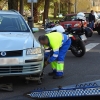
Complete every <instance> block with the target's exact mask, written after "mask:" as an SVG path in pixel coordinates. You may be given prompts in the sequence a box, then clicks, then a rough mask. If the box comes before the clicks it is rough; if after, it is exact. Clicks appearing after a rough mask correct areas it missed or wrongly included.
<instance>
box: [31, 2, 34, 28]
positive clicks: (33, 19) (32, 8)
mask: <svg viewBox="0 0 100 100" xmlns="http://www.w3.org/2000/svg"><path fill="white" fill-rule="evenodd" d="M31 17H32V23H33V24H32V26H33V27H34V18H33V0H31Z"/></svg>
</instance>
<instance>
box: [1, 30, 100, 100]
mask: <svg viewBox="0 0 100 100" xmlns="http://www.w3.org/2000/svg"><path fill="white" fill-rule="evenodd" d="M40 34H41V35H42V34H44V32H43V31H41V32H39V33H35V36H36V37H38V36H39V35H40ZM89 43H100V36H99V35H98V34H97V33H94V35H93V37H91V38H88V41H87V43H86V44H89ZM50 71H51V68H50V66H48V67H47V68H46V69H45V76H44V79H43V83H42V85H37V83H36V82H30V83H29V84H26V83H25V81H24V80H23V79H22V78H21V77H5V78H1V79H0V83H13V86H14V91H13V92H5V91H0V100H31V99H29V98H27V97H25V96H23V94H24V93H27V92H30V91H32V90H33V89H36V88H43V87H45V88H47V89H52V88H55V87H57V86H59V85H60V86H67V85H73V84H78V83H82V82H88V81H94V80H99V79H100V44H99V45H97V46H96V47H94V48H93V49H91V50H90V51H88V52H87V53H86V54H85V56H84V57H82V58H76V57H74V56H73V55H72V53H71V52H70V51H69V52H68V53H67V56H66V58H65V70H64V78H62V79H59V80H54V79H52V77H50V76H48V75H47V73H48V72H50Z"/></svg>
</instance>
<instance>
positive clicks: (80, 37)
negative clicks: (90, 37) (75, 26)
mask: <svg viewBox="0 0 100 100" xmlns="http://www.w3.org/2000/svg"><path fill="white" fill-rule="evenodd" d="M77 31H78V30H77ZM65 34H67V35H68V36H69V37H70V38H71V41H72V43H71V46H70V48H69V50H71V52H72V53H73V54H74V55H75V56H76V57H82V56H84V54H85V51H86V48H85V44H84V42H83V41H85V40H87V38H86V37H85V35H84V34H82V33H79V32H78V33H77V32H75V33H72V32H66V33H65Z"/></svg>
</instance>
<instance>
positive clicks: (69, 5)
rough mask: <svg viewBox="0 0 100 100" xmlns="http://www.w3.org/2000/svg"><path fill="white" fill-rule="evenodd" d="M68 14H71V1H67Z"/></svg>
mask: <svg viewBox="0 0 100 100" xmlns="http://www.w3.org/2000/svg"><path fill="white" fill-rule="evenodd" d="M68 13H69V14H70V13H71V1H70V0H69V2H68Z"/></svg>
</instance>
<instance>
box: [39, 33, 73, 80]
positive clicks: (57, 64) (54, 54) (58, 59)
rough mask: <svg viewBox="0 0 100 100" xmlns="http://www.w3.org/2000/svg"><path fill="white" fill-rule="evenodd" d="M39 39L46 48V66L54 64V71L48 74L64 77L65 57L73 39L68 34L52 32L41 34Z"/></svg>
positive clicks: (54, 76) (56, 77)
mask: <svg viewBox="0 0 100 100" xmlns="http://www.w3.org/2000/svg"><path fill="white" fill-rule="evenodd" d="M38 40H39V42H40V44H41V45H44V48H45V55H44V56H45V59H46V61H45V63H44V66H47V65H48V64H50V63H51V66H52V70H53V71H52V72H51V73H49V74H48V75H49V76H53V79H59V78H62V77H63V75H64V73H63V71H64V59H65V55H66V53H67V51H68V49H69V47H70V45H71V39H70V38H69V37H68V35H66V34H62V33H60V32H51V33H48V34H45V35H42V36H39V38H38ZM48 57H49V59H48Z"/></svg>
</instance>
